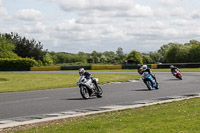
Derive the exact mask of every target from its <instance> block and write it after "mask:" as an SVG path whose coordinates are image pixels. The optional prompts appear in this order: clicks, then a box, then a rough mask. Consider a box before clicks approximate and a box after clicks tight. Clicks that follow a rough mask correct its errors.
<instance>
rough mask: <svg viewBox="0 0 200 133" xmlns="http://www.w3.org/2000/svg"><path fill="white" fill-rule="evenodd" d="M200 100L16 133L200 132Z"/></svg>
mask: <svg viewBox="0 0 200 133" xmlns="http://www.w3.org/2000/svg"><path fill="white" fill-rule="evenodd" d="M199 110H200V98H193V99H189V100H183V101H178V102H171V103H164V104H157V105H151V106H145V107H140V108H135V109H126V110H122V111H115V112H107V113H102V114H97V115H90V116H83V117H79V118H75V119H73V118H71V119H66V120H62V121H61V120H60V121H55V122H49V123H44V124H43V125H40V126H37V127H33V128H31V129H26V130H18V131H13V132H14V133H23V132H24V133H199V132H200V126H199V123H200V111H199Z"/></svg>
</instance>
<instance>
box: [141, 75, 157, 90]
mask: <svg viewBox="0 0 200 133" xmlns="http://www.w3.org/2000/svg"><path fill="white" fill-rule="evenodd" d="M142 80H143V81H144V83H145V84H146V86H147V88H148V90H152V89H153V88H155V89H159V86H158V85H157V84H156V82H155V80H154V78H153V77H152V76H151V75H150V74H149V73H148V72H144V73H143V74H142Z"/></svg>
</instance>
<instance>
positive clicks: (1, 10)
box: [0, 0, 8, 16]
mask: <svg viewBox="0 0 200 133" xmlns="http://www.w3.org/2000/svg"><path fill="white" fill-rule="evenodd" d="M7 14H8V13H7V10H6V8H5V7H4V5H3V2H2V0H0V16H1V15H3V16H4V15H7Z"/></svg>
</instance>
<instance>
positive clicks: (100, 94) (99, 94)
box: [97, 86, 103, 98]
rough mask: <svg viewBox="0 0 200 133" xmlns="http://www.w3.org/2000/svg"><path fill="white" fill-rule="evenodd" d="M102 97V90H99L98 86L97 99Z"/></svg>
mask: <svg viewBox="0 0 200 133" xmlns="http://www.w3.org/2000/svg"><path fill="white" fill-rule="evenodd" d="M102 96H103V90H102V89H101V87H100V86H98V89H97V97H98V98H101V97H102Z"/></svg>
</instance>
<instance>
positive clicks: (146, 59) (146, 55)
mask: <svg viewBox="0 0 200 133" xmlns="http://www.w3.org/2000/svg"><path fill="white" fill-rule="evenodd" d="M142 60H143V63H144V64H150V63H153V60H152V59H151V57H150V54H149V53H142Z"/></svg>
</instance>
